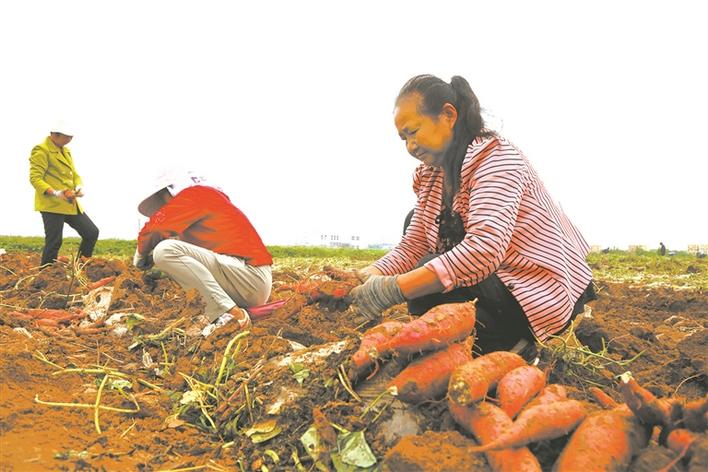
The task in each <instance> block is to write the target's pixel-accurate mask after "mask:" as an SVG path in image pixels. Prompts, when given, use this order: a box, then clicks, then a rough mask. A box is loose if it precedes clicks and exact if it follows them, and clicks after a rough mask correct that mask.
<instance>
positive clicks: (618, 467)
mask: <svg viewBox="0 0 708 472" xmlns="http://www.w3.org/2000/svg"><path fill="white" fill-rule="evenodd" d="M649 437H650V429H649V428H648V427H647V426H646V425H644V424H642V422H641V421H639V419H638V418H637V417H636V416H635V415H634V414H633V413H632V412H631V411H630V410H629V409H628V408H624V407H623V406H620V407H618V408H615V409H613V410H601V411H598V412H597V413H595V414H592V415H590V416H588V417H587V418H586V419H585V420H584V421H583V422H582V423H580V426H578V428H577V429H576V430H575V432H574V433H573V435H572V436H571V437H570V439H569V440H568V443H567V444H566V446H565V448H564V449H563V452H561V454H560V456H559V457H558V460H557V461H556V463H555V465H554V466H553V471H554V472H578V471H594V470H602V471H606V472H615V471H624V470H627V467H628V466H629V463H630V461H631V460H632V457H633V456H635V455H636V454H637V453H639V451H640V450H642V449H643V448H644V447H646V445H647V444H648V443H649Z"/></svg>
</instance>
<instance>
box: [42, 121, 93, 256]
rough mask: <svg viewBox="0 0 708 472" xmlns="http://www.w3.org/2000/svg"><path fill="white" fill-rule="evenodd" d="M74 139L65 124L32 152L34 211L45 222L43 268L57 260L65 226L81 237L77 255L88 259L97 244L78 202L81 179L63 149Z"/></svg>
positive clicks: (58, 127)
mask: <svg viewBox="0 0 708 472" xmlns="http://www.w3.org/2000/svg"><path fill="white" fill-rule="evenodd" d="M72 138H73V135H72V132H71V130H70V129H69V128H67V127H66V125H65V124H61V123H60V124H57V125H56V126H54V127H53V128H52V131H51V132H50V133H49V136H48V137H47V138H46V139H45V140H44V142H42V143H40V144H38V145H37V146H35V147H34V148H33V149H32V153H31V155H30V159H29V161H30V171H29V177H30V183H31V184H32V186H33V187H34V189H35V195H34V209H35V210H36V211H39V212H40V213H41V214H42V221H43V222H44V249H43V250H42V262H41V264H42V265H45V264H49V263H52V262H54V261H55V260H56V258H57V256H58V254H59V249H60V248H61V244H62V238H63V230H64V223H66V224H68V225H69V226H71V227H72V228H74V229H75V230H76V232H77V233H79V236H81V245H80V246H79V254H80V255H81V256H82V257H85V258H88V257H91V255H92V254H93V248H94V246H95V245H96V241H97V240H98V228H97V227H96V225H95V224H94V223H93V221H91V218H89V217H88V215H87V214H86V213H84V211H83V209H82V208H81V204H80V203H79V200H78V199H79V198H80V197H83V196H84V194H83V192H82V191H81V177H80V176H79V174H78V173H77V172H76V169H75V168H74V160H73V159H72V157H71V151H69V148H67V147H66V145H67V144H69V142H70V141H71V140H72Z"/></svg>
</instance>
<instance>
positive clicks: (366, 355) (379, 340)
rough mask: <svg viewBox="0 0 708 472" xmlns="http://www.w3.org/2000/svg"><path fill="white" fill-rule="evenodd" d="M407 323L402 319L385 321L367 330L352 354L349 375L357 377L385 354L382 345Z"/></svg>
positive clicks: (353, 377)
mask: <svg viewBox="0 0 708 472" xmlns="http://www.w3.org/2000/svg"><path fill="white" fill-rule="evenodd" d="M404 325H405V323H403V322H401V321H384V322H383V323H381V324H378V325H376V326H374V327H373V328H371V329H369V330H367V331H366V332H365V333H364V334H363V335H362V337H361V343H360V344H359V349H358V350H357V351H356V352H355V353H354V354H352V357H351V368H350V372H349V377H350V378H352V379H356V378H357V377H359V376H360V375H361V374H362V373H363V372H364V371H366V370H367V369H368V368H369V367H370V366H371V365H372V364H373V363H374V362H376V360H378V359H379V357H381V355H382V354H385V353H386V351H385V350H383V349H382V346H383V345H384V344H385V343H386V342H387V341H388V340H389V339H391V338H392V337H393V336H395V335H396V333H398V332H399V331H400V330H401V328H403V326H404Z"/></svg>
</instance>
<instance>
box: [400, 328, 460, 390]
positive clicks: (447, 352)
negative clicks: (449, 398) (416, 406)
mask: <svg viewBox="0 0 708 472" xmlns="http://www.w3.org/2000/svg"><path fill="white" fill-rule="evenodd" d="M473 342H474V338H472V337H469V338H468V340H467V342H464V343H454V344H451V345H450V346H448V348H447V349H444V350H442V351H437V352H434V353H432V354H428V355H426V356H425V357H422V358H421V359H418V360H416V361H414V362H412V363H411V364H409V365H408V367H406V368H405V369H403V370H402V371H401V372H400V373H399V374H398V375H397V376H396V377H394V378H393V379H392V380H391V381H390V382H389V384H388V387H389V388H390V387H396V389H397V391H398V398H399V399H400V400H402V401H404V402H407V403H420V402H423V401H425V400H434V399H437V398H440V397H442V396H444V395H445V392H446V391H447V384H448V382H449V380H450V374H452V371H453V370H454V369H455V367H457V366H458V365H460V364H464V363H465V362H467V361H470V360H472V344H473Z"/></svg>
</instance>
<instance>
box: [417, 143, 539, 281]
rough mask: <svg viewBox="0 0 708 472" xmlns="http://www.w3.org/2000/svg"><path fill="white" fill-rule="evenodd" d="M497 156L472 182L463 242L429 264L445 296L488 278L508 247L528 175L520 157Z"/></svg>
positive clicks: (480, 169) (491, 157) (490, 160)
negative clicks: (442, 287)
mask: <svg viewBox="0 0 708 472" xmlns="http://www.w3.org/2000/svg"><path fill="white" fill-rule="evenodd" d="M495 154H496V153H495V152H494V151H492V152H491V153H490V155H489V156H488V157H487V159H489V161H488V162H487V163H486V164H482V165H481V166H480V168H479V170H478V171H477V172H478V175H477V176H475V177H474V178H473V180H472V183H471V189H470V197H469V205H468V213H467V226H466V228H465V232H466V234H465V237H464V239H463V240H462V241H461V242H460V243H459V244H458V245H456V246H455V247H453V248H452V249H451V250H449V251H447V252H446V253H444V254H441V255H440V256H438V257H436V258H435V259H433V260H431V261H430V262H428V263H427V264H426V267H428V268H430V269H431V270H433V271H434V272H435V273H436V274H437V276H438V278H439V279H440V281H441V282H442V283H443V285H444V286H445V291H446V292H447V291H450V290H452V289H454V288H456V287H466V286H470V285H475V284H477V283H479V282H481V281H482V280H484V279H485V278H487V276H489V275H490V274H492V273H493V272H495V271H496V270H497V268H498V267H499V265H500V264H501V262H502V260H503V259H504V256H505V254H506V252H507V249H508V247H509V243H510V241H511V236H512V233H513V231H514V227H515V225H516V219H517V216H518V214H519V207H520V205H521V198H522V196H523V193H524V191H525V187H526V184H527V181H528V178H527V177H528V172H527V168H526V167H525V166H524V165H523V161H522V159H521V158H520V157H519V156H514V157H512V158H509V157H508V156H502V155H501V154H498V155H496V156H495ZM494 156H495V157H494Z"/></svg>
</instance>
